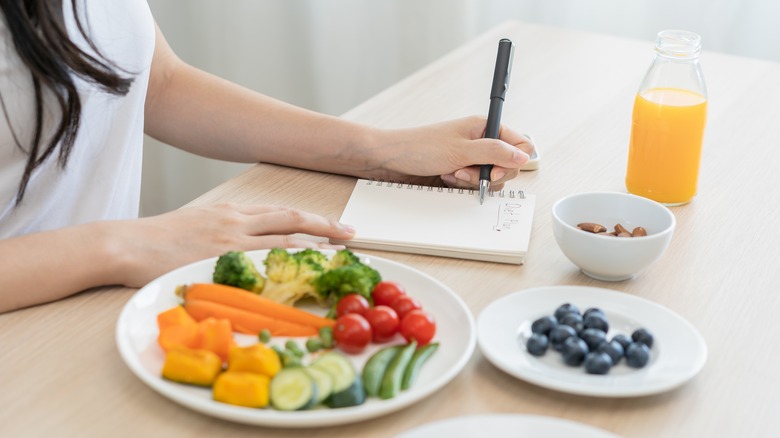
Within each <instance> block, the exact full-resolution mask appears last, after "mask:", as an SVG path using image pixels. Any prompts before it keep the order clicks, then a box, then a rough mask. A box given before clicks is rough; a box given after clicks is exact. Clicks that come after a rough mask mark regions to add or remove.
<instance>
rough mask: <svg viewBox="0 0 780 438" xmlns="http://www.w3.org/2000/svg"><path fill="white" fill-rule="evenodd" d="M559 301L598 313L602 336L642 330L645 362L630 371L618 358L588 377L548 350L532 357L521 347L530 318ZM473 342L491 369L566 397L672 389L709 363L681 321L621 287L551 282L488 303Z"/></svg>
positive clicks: (696, 338)
mask: <svg viewBox="0 0 780 438" xmlns="http://www.w3.org/2000/svg"><path fill="white" fill-rule="evenodd" d="M563 303H572V304H574V305H576V306H577V307H579V309H580V311H584V310H585V309H587V308H589V307H599V308H601V309H602V310H604V313H605V314H606V316H607V319H608V320H609V322H610V329H609V333H608V335H607V336H608V338H611V337H612V336H614V335H615V334H618V333H623V334H626V335H628V336H631V333H632V332H633V331H634V330H635V329H637V328H641V327H644V328H646V329H647V330H649V331H650V332H651V333H652V334H653V336H654V338H655V341H654V343H653V347H652V348H651V350H650V361H649V362H648V364H647V365H645V366H644V367H643V368H639V369H635V368H630V367H628V366H627V365H625V360H622V361H621V362H620V363H619V364H618V365H616V366H614V367H612V369H611V370H610V371H609V373H608V374H606V375H591V374H587V373H586V372H585V369H584V368H583V367H570V366H567V365H566V364H564V363H563V360H562V358H561V354H560V353H559V352H557V351H554V350H552V349H550V350H548V351H547V353H546V354H545V355H544V356H541V357H535V356H532V355H531V354H529V353H528V352H527V351H526V348H525V340H526V339H528V337H529V336H530V335H531V323H532V322H533V321H534V320H536V319H537V318H539V317H542V316H545V315H552V314H553V313H554V312H555V309H556V308H557V307H558V306H559V305H561V304H563ZM477 343H478V344H479V347H480V350H481V351H482V353H483V354H484V355H485V357H487V359H488V360H489V361H490V362H491V363H493V365H495V366H496V367H498V368H500V369H501V370H503V371H504V372H506V373H508V374H511V375H512V376H515V377H517V378H519V379H523V380H526V381H528V382H531V383H534V384H536V385H539V386H543V387H546V388H550V389H555V390H558V391H563V392H568V393H572V394H581V395H590V396H596V397H634V396H641V395H649V394H657V393H660V392H664V391H668V390H670V389H673V388H675V387H677V386H679V385H681V384H683V383H685V382H686V381H688V380H689V379H691V378H693V376H695V375H696V374H697V373H698V372H699V371H700V370H701V368H702V367H703V366H704V362H706V360H707V346H706V344H705V343H704V339H703V338H702V337H701V335H700V334H699V332H698V331H697V330H696V329H695V328H694V327H693V326H692V325H691V324H690V323H688V322H687V321H686V320H684V319H683V318H682V317H680V316H679V315H677V314H675V313H673V312H672V311H670V310H668V309H666V308H664V307H662V306H660V305H658V304H655V303H653V302H651V301H648V300H645V299H642V298H637V297H635V296H632V295H629V294H627V293H623V292H615V291H611V290H607V289H600V288H594V287H580V286H550V287H540V288H533V289H527V290H525V291H520V292H515V293H512V294H510V295H507V296H505V297H503V298H500V299H498V300H496V301H494V302H492V303H491V304H489V305H488V306H487V307H486V308H485V309H484V310H483V311H482V313H480V315H479V318H478V319H477Z"/></svg>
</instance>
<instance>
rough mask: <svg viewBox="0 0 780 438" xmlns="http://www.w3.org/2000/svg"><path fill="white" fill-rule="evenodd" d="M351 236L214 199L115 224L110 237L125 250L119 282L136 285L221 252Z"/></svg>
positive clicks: (318, 244) (282, 212) (306, 216)
mask: <svg viewBox="0 0 780 438" xmlns="http://www.w3.org/2000/svg"><path fill="white" fill-rule="evenodd" d="M299 234H307V235H310V236H317V237H322V238H326V239H327V238H336V239H350V238H351V237H352V236H353V235H354V230H353V229H352V228H351V227H348V226H345V225H342V224H340V223H338V222H336V221H333V220H329V219H327V218H325V217H322V216H319V215H316V214H312V213H307V212H304V211H300V210H295V209H291V208H284V207H280V206H275V205H253V204H218V205H209V206H199V207H184V208H181V209H179V210H175V211H172V212H170V213H165V214H162V215H159V216H153V217H148V218H143V219H138V220H132V221H123V222H118V223H116V226H115V229H114V232H113V233H112V238H114V239H118V241H116V245H117V246H116V248H118V249H119V248H121V249H120V251H122V252H123V253H124V254H125V255H124V256H123V257H124V260H123V263H121V264H120V265H121V266H122V268H121V271H120V272H118V283H120V284H123V285H125V286H132V287H139V286H143V285H144V284H146V283H148V282H149V281H151V280H153V279H154V278H156V277H158V276H160V275H162V274H164V273H165V272H168V271H170V270H172V269H175V268H177V267H179V266H183V265H185V264H188V263H191V262H194V261H197V260H201V259H205V258H209V257H215V256H218V255H220V254H223V253H225V252H227V251H230V250H240V251H248V250H254V249H266V248H274V247H284V248H329V249H339V248H343V246H340V245H331V244H329V243H327V241H324V242H323V241H315V240H313V239H311V238H308V239H307V238H306V237H304V236H300V235H299Z"/></svg>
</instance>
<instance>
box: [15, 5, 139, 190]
mask: <svg viewBox="0 0 780 438" xmlns="http://www.w3.org/2000/svg"><path fill="white" fill-rule="evenodd" d="M63 1H64V0H2V1H0V8H1V9H2V11H3V14H4V15H5V20H6V23H7V25H8V29H9V31H10V32H11V36H12V38H13V43H14V47H15V49H16V51H17V53H18V54H19V57H20V58H21V60H22V62H23V63H24V65H25V66H26V67H27V68H28V69H29V70H30V75H31V76H32V84H33V89H34V90H35V95H34V97H33V98H34V99H35V130H34V132H33V139H32V142H31V144H30V145H29V146H28V148H27V149H26V148H25V147H24V146H23V145H22V144H21V143H20V141H19V139H18V137H17V136H16V134H15V133H14V134H13V136H14V141H15V142H16V145H17V146H18V147H19V148H20V149H22V151H24V152H25V153H26V154H27V155H28V159H27V165H26V166H25V168H24V174H23V175H22V180H21V181H20V183H19V189H18V191H17V195H16V205H19V204H20V203H21V201H22V198H23V197H24V192H25V190H26V189H27V184H28V183H29V181H30V177H31V176H32V173H33V171H34V170H35V169H36V168H37V167H38V166H40V165H41V164H42V163H43V162H44V161H45V160H46V159H47V158H48V157H49V156H51V155H52V154H53V153H54V152H55V151H56V150H57V148H58V145H59V157H58V161H59V165H60V167H61V168H63V169H64V168H65V165H66V164H67V162H68V157H69V156H70V153H71V150H72V149H73V143H74V142H75V140H76V135H77V134H78V130H79V125H80V123H81V99H80V97H79V94H78V90H77V88H76V85H75V82H74V76H78V77H80V78H82V79H84V80H87V81H89V82H91V83H94V84H96V85H98V86H99V87H100V88H102V89H103V90H105V91H107V92H109V93H111V94H115V95H125V94H127V92H128V91H129V90H130V85H131V84H132V82H133V80H132V78H130V77H123V76H120V75H119V74H117V73H116V71H115V69H117V67H116V66H115V65H114V64H113V63H111V62H110V61H109V60H107V59H106V58H105V57H103V55H102V54H100V51H99V50H98V49H97V47H96V46H95V44H94V42H93V41H92V40H91V39H90V38H89V37H88V36H87V32H86V30H85V27H84V25H83V23H82V22H81V20H80V19H79V14H78V12H77V11H78V9H77V7H76V0H71V5H72V6H73V14H74V18H75V21H76V25H77V27H78V30H79V32H80V33H81V35H82V36H83V37H84V38H85V39H86V41H87V42H88V44H89V46H90V47H91V49H92V50H93V51H94V53H95V54H97V56H93V55H91V54H89V53H86V52H85V51H83V50H82V49H80V48H79V47H78V46H76V44H74V43H73V42H72V41H71V40H70V38H69V37H68V34H67V31H66V29H65V20H64V16H63V15H64V12H63V3H62V2H63ZM44 89H48V90H51V91H52V92H53V94H54V97H55V100H56V102H57V105H58V107H59V109H60V113H61V114H62V118H61V119H60V121H59V123H57V125H56V130H55V132H54V135H53V137H52V138H50V139H48V140H46V141H45V144H44V139H43V106H44V101H43V96H44V95H43V90H44ZM0 104H2V107H3V112H4V113H5V118H6V121H7V122H8V124H9V127H10V128H11V132H12V133H13V127H11V126H10V125H11V121H10V119H9V117H8V110H7V108H6V107H5V102H4V101H3V100H2V95H1V94H0Z"/></svg>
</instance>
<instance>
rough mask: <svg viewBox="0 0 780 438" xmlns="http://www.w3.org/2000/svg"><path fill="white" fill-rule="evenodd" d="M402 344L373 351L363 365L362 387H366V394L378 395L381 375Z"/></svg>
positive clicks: (382, 375)
mask: <svg viewBox="0 0 780 438" xmlns="http://www.w3.org/2000/svg"><path fill="white" fill-rule="evenodd" d="M401 348H403V345H394V346H392V347H385V348H383V349H381V350H379V351H377V352H376V353H374V354H373V355H372V356H371V357H370V358H369V359H368V362H366V365H365V366H364V367H363V387H365V389H366V395H368V396H371V397H376V396H378V395H379V388H380V387H381V386H382V377H384V375H385V371H386V370H387V367H388V366H389V365H390V361H392V360H393V358H394V357H395V356H396V355H398V352H399V351H401Z"/></svg>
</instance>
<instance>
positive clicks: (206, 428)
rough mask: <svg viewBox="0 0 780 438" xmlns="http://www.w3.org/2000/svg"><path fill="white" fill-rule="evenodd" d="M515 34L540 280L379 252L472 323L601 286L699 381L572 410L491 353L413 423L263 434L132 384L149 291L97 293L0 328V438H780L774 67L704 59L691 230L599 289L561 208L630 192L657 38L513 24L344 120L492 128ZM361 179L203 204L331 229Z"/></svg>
mask: <svg viewBox="0 0 780 438" xmlns="http://www.w3.org/2000/svg"><path fill="white" fill-rule="evenodd" d="M501 37H509V38H511V39H512V40H513V41H514V42H515V43H516V45H517V47H516V55H515V65H514V72H513V78H512V86H511V88H510V90H509V93H508V97H507V102H506V105H505V109H504V121H505V122H506V123H508V124H510V125H512V126H513V127H515V128H517V129H519V130H522V131H524V132H527V133H529V134H531V135H532V136H533V138H534V139H535V140H536V142H537V144H538V146H539V148H540V150H541V152H542V157H543V162H542V166H541V168H540V169H539V170H538V171H536V172H529V173H524V174H523V175H521V176H520V177H519V178H518V179H517V180H515V181H514V182H513V183H512V186H513V187H518V188H523V189H524V190H526V191H528V192H531V193H536V194H537V196H538V198H537V211H536V216H535V222H534V226H533V233H532V239H531V247H530V250H529V256H528V260H527V263H526V264H525V265H524V266H521V267H519V266H514V265H503V264H492V263H483V262H475V261H463V260H454V259H446V258H435V257H427V256H418V255H406V254H397V253H385V252H370V251H369V252H368V253H371V254H375V255H381V256H382V257H386V258H389V259H392V260H396V261H398V262H401V263H405V264H407V265H409V266H412V267H414V268H417V269H420V270H422V271H424V272H426V273H428V274H431V275H433V276H435V277H437V278H438V279H440V280H441V281H443V282H444V283H445V284H446V285H448V286H449V287H451V288H452V289H453V290H454V291H455V292H456V293H457V294H459V295H460V296H461V297H463V299H464V300H465V302H466V303H467V305H468V306H469V307H470V309H471V311H472V312H473V314H474V315H475V317H476V316H477V315H478V314H479V313H480V311H481V310H482V309H483V308H484V307H485V306H486V305H487V304H488V303H490V302H491V301H493V300H495V299H497V298H500V297H502V296H504V295H506V294H508V293H511V292H513V291H517V290H520V289H525V288H530V287H535V286H546V285H587V286H597V287H602V288H608V289H614V290H619V291H622V292H624V293H626V294H631V295H634V296H637V297H643V298H646V299H649V300H652V301H654V302H656V303H659V304H661V305H663V306H665V307H667V308H669V309H671V310H672V311H674V312H676V313H678V314H680V315H681V316H683V317H684V318H686V319H687V320H688V321H690V322H691V323H692V324H693V325H694V326H696V327H697V328H698V330H699V331H700V332H701V333H702V335H703V336H704V338H705V340H706V342H707V345H708V349H709V358H708V361H707V363H706V365H705V366H704V368H703V370H702V371H701V373H700V374H699V375H697V376H696V377H695V378H694V379H693V380H692V381H690V382H689V383H687V384H685V385H684V386H682V387H680V388H678V389H676V390H673V391H670V392H667V393H664V394H661V395H655V396H648V397H639V398H629V399H601V398H591V397H585V396H575V395H568V394H564V393H559V392H555V391H551V390H547V389H543V388H540V387H537V386H534V385H532V384H528V383H525V382H523V381H521V380H517V379H515V378H513V377H510V376H509V375H507V374H505V373H503V372H501V371H499V370H498V369H497V368H495V367H494V366H493V365H491V364H490V363H489V362H488V361H487V360H486V359H485V358H484V357H483V356H482V354H481V353H480V352H479V350H478V349H477V350H476V351H475V353H474V355H473V356H472V358H471V360H470V361H469V362H468V364H467V365H466V367H465V369H464V370H463V372H462V373H461V374H460V375H459V376H458V377H456V378H455V379H454V380H453V381H452V382H451V383H450V384H449V385H447V386H446V387H444V388H443V389H442V390H440V391H438V392H436V393H435V394H433V395H432V396H430V397H428V398H426V399H425V400H423V401H421V402H419V403H417V404H414V405H412V406H411V407H409V408H406V409H404V410H401V411H399V412H396V413H393V414H390V415H387V416H384V417H380V418H378V419H374V420H370V421H366V422H362V423H357V424H351V425H345V426H339V427H332V428H322V429H313V430H306V431H302V430H287V429H265V428H257V427H251V426H245V425H241V424H235V423H230V422H226V421H222V420H218V419H214V418H210V417H207V416H204V415H200V414H197V413H195V412H193V411H190V410H189V409H186V408H183V407H181V406H179V405H178V404H176V403H174V402H171V401H169V400H168V399H166V398H164V397H162V396H160V395H158V394H157V393H156V392H154V391H153V390H152V389H150V388H149V387H147V386H146V385H145V384H143V383H142V382H141V381H140V380H139V379H138V378H136V377H135V375H133V374H132V373H131V372H130V370H129V369H128V368H127V367H126V366H125V364H124V363H123V362H122V360H121V358H120V356H119V353H118V351H117V347H116V344H115V340H114V330H115V325H116V321H117V317H118V315H119V313H120V311H121V309H122V306H123V305H124V304H125V302H127V300H128V299H129V298H130V297H131V296H132V295H133V293H134V292H135V290H132V289H125V288H103V289H99V290H94V291H87V292H84V293H82V294H79V295H78V296H75V297H72V298H69V299H66V300H62V301H60V302H57V303H53V304H48V305H44V306H38V307H35V308H31V309H26V310H22V311H17V312H13V313H10V314H4V315H0V371H1V373H0V376H1V377H0V379H2V387H0V388H1V389H0V435H2V436H20V437H21V436H45V435H48V436H118V435H119V436H125V435H133V436H221V437H225V436H243V435H253V436H300V435H301V434H302V433H306V434H307V435H308V436H312V437H314V436H391V435H394V434H396V433H399V432H401V431H404V430H407V429H409V428H411V427H414V426H418V425H421V424H424V423H427V422H430V421H434V420H440V419H445V418H450V417H454V416H460V415H468V414H481V413H522V414H536V415H548V416H554V417H559V418H564V419H569V420H574V421H578V422H583V423H587V424H590V425H594V426H597V427H600V428H603V429H606V430H609V431H612V432H615V433H618V434H621V435H624V436H630V437H642V436H648V437H658V436H675V437H684V436H719V437H722V436H751V437H757V436H780V373H778V369H780V368H779V367H780V348H778V347H777V346H776V344H777V342H778V341H777V340H778V339H780V328H778V327H780V326H779V325H778V324H780V298H778V297H780V263H779V262H778V260H779V259H780V232H779V231H778V228H777V225H776V224H777V223H778V218H780V177H778V171H777V166H778V163H780V123H779V121H780V64H775V63H771V62H764V61H758V60H753V59H745V58H740V57H735V56H727V55H723V54H716V53H709V52H707V51H706V44H707V42H706V41H705V42H704V47H705V52H704V54H703V55H702V64H703V68H704V74H705V77H706V80H707V85H708V87H709V96H710V107H709V119H708V125H707V130H706V134H705V146H704V156H703V162H702V170H701V177H700V190H699V195H698V197H697V198H696V199H695V200H694V201H693V203H691V204H689V205H687V206H682V207H676V208H673V209H672V211H673V212H674V214H675V216H676V218H677V231H676V233H675V236H674V239H673V241H672V243H671V246H670V248H669V249H668V251H667V253H666V254H665V255H664V257H662V258H661V259H660V260H659V261H658V262H656V263H655V264H654V265H652V266H651V267H650V268H648V269H647V270H645V271H644V272H642V273H641V274H640V275H639V276H637V277H636V278H635V279H633V280H630V281H625V282H620V283H605V282H599V281H596V280H592V279H590V278H588V277H586V276H584V275H582V274H581V273H579V272H578V270H577V269H576V268H575V267H574V265H572V264H571V263H570V262H569V261H568V260H567V259H566V258H565V257H564V256H563V254H562V253H561V252H560V250H559V249H558V247H557V246H556V244H555V242H554V238H553V235H552V231H551V225H550V207H551V206H552V204H553V203H554V202H555V201H556V200H557V199H559V198H561V197H563V196H565V195H567V194H569V193H573V192H579V191H590V190H615V191H622V190H624V183H623V178H624V172H625V163H626V154H627V144H628V136H629V130H630V122H631V119H630V118H631V106H632V103H633V98H634V94H635V92H636V90H637V88H638V86H639V81H640V80H641V78H642V76H643V75H644V73H645V69H646V68H647V67H648V66H649V63H650V61H651V57H652V51H653V42H652V41H635V40H629V39H623V38H618V37H614V36H604V35H596V34H589V33H582V32H575V31H570V30H563V29H556V28H550V27H542V26H537V25H531V24H525V23H516V22H511V23H506V24H505V25H502V26H500V27H497V28H495V29H493V30H491V31H490V32H488V33H486V34H485V35H483V36H481V37H479V38H477V39H475V40H474V41H472V42H471V43H469V44H467V45H465V46H463V47H461V48H459V49H457V50H455V51H454V52H452V53H450V54H448V55H447V56H445V57H443V58H442V59H440V60H438V61H436V62H434V63H433V64H431V65H429V66H427V67H426V68H424V69H422V70H421V71H419V72H417V73H415V74H413V75H412V76H410V77H409V78H407V79H406V80H403V81H401V82H400V83H398V84H397V85H395V86H393V87H391V88H389V89H388V90H386V91H384V92H382V93H380V94H378V95H377V96H375V97H373V98H371V99H369V100H368V101H367V102H365V103H364V104H362V105H360V106H358V107H356V108H355V109H353V110H352V111H350V112H348V113H347V114H345V115H344V117H346V118H348V119H353V120H357V121H361V122H364V123H368V124H373V125H377V126H382V127H406V126H412V125H419V124H422V123H428V122H435V121H439V120H444V119H448V118H453V117H460V116H464V115H468V114H484V113H486V111H487V106H488V101H487V90H488V88H487V87H488V84H489V83H490V79H491V77H492V69H493V62H494V59H495V50H496V44H497V41H498V39H499V38H501ZM272 181H284V182H285V185H281V184H278V183H271V182H272ZM354 181H355V180H354V179H353V178H348V177H342V176H334V175H326V174H320V173H314V172H307V171H301V170H296V169H289V168H283V167H278V166H271V165H258V166H256V167H253V168H252V169H250V170H248V171H247V172H245V173H243V174H241V175H239V176H237V177H236V178H234V179H233V180H231V181H229V182H227V183H225V184H223V185H221V186H219V187H217V188H216V189H214V190H212V191H210V192H208V193H206V194H204V195H203V196H201V197H200V198H198V199H196V200H195V201H194V203H197V204H204V203H214V202H221V201H236V202H263V203H279V204H286V205H290V206H293V207H299V208H304V209H307V210H310V211H313V212H316V213H320V214H323V215H325V216H328V217H331V218H334V219H337V218H338V217H339V215H340V214H341V211H342V209H343V207H344V205H345V203H346V201H347V198H348V197H349V194H350V191H351V189H352V186H353V184H354ZM41 269H42V275H45V266H43V267H41ZM0 287H2V286H0Z"/></svg>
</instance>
